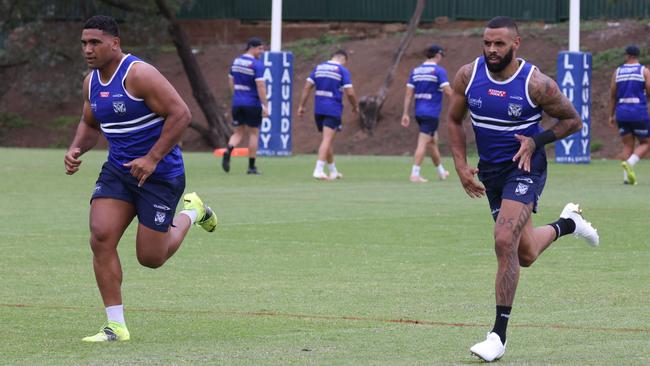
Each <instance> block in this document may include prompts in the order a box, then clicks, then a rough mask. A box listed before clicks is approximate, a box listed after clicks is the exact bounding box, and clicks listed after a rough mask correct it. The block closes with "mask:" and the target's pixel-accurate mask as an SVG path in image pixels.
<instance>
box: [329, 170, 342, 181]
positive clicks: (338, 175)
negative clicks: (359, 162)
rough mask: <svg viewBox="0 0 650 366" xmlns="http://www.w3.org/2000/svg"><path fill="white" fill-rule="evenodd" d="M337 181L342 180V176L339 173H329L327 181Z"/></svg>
mask: <svg viewBox="0 0 650 366" xmlns="http://www.w3.org/2000/svg"><path fill="white" fill-rule="evenodd" d="M337 179H343V174H341V173H339V172H336V173H330V175H329V180H337Z"/></svg>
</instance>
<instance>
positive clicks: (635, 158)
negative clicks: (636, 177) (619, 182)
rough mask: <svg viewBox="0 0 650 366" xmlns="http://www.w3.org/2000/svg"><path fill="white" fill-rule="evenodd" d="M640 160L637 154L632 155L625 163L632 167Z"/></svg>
mask: <svg viewBox="0 0 650 366" xmlns="http://www.w3.org/2000/svg"><path fill="white" fill-rule="evenodd" d="M639 160H641V159H640V158H639V156H638V155H637V154H632V155H630V157H629V158H628V159H627V163H628V164H630V165H632V166H634V165H635V164H636V163H638V162H639Z"/></svg>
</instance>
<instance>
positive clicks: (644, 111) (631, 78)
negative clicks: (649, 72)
mask: <svg viewBox="0 0 650 366" xmlns="http://www.w3.org/2000/svg"><path fill="white" fill-rule="evenodd" d="M644 69H645V66H643V65H641V64H638V63H637V64H623V65H621V66H619V67H618V68H617V69H616V120H617V121H624V122H634V121H646V120H647V119H648V100H647V97H646V92H645V78H644V77H643V70H644Z"/></svg>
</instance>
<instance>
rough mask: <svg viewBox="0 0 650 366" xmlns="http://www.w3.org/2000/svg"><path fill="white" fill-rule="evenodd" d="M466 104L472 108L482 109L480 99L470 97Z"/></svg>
mask: <svg viewBox="0 0 650 366" xmlns="http://www.w3.org/2000/svg"><path fill="white" fill-rule="evenodd" d="M467 104H469V105H470V107H474V108H479V109H480V108H481V107H483V101H482V100H481V97H478V98H472V97H471V96H470V97H469V98H468V99H467Z"/></svg>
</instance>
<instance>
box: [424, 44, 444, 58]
mask: <svg viewBox="0 0 650 366" xmlns="http://www.w3.org/2000/svg"><path fill="white" fill-rule="evenodd" d="M437 54H441V55H443V56H444V55H445V50H444V49H443V48H442V47H440V46H438V45H437V44H434V45H431V47H429V48H428V49H427V58H434V57H436V55H437Z"/></svg>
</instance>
